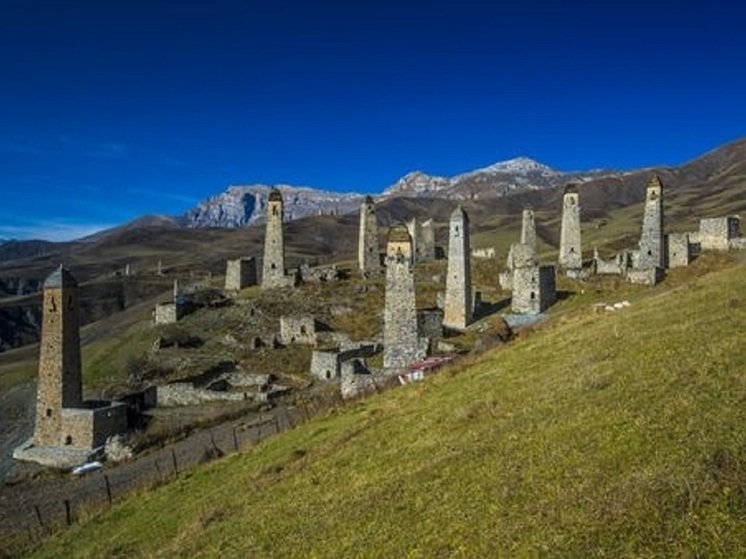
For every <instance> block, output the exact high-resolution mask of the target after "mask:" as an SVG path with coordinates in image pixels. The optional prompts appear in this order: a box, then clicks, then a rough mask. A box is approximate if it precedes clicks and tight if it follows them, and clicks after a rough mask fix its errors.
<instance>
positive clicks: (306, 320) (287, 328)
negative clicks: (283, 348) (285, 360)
mask: <svg viewBox="0 0 746 559" xmlns="http://www.w3.org/2000/svg"><path fill="white" fill-rule="evenodd" d="M280 343H281V344H284V345H288V344H307V345H316V320H315V319H314V318H313V316H311V315H310V314H304V315H298V316H281V317H280Z"/></svg>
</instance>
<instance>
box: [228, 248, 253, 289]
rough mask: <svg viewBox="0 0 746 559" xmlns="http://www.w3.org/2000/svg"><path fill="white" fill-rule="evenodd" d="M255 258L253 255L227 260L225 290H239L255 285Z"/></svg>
mask: <svg viewBox="0 0 746 559" xmlns="http://www.w3.org/2000/svg"><path fill="white" fill-rule="evenodd" d="M257 283H258V276H257V267H256V258H254V257H253V256H250V257H243V258H237V259H235V260H228V261H227V262H226V265H225V290H226V291H241V290H242V289H245V288H247V287H251V286H252V285H257Z"/></svg>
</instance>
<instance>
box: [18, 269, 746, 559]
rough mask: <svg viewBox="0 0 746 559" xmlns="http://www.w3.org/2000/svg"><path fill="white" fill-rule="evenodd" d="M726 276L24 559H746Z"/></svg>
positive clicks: (205, 472) (177, 487) (744, 350)
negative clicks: (544, 558)
mask: <svg viewBox="0 0 746 559" xmlns="http://www.w3.org/2000/svg"><path fill="white" fill-rule="evenodd" d="M725 260H727V259H721V262H720V266H718V268H719V270H718V271H715V272H711V273H708V272H707V271H706V270H707V266H704V264H703V263H700V265H699V267H695V268H694V269H693V271H690V272H686V274H687V275H685V276H684V275H682V276H680V277H679V278H678V279H677V278H676V277H675V276H674V277H672V278H671V281H668V282H664V283H663V284H661V285H659V286H657V287H656V288H653V289H649V288H634V289H631V290H630V292H629V293H628V295H629V299H630V300H631V301H632V305H631V306H630V307H629V308H626V309H623V310H620V311H616V312H603V313H598V312H594V310H593V309H592V306H591V305H590V304H589V302H590V301H592V300H594V299H593V297H592V293H593V288H592V287H590V286H589V288H588V289H587V290H586V291H585V293H580V292H579V293H578V295H577V299H576V300H575V302H573V298H568V299H567V300H566V302H563V304H564V307H559V308H558V309H557V312H556V314H555V318H554V319H552V320H550V321H549V322H547V323H545V325H544V326H543V327H540V328H536V329H534V330H532V331H530V332H526V333H524V334H522V335H521V336H520V337H519V338H518V339H517V340H516V341H515V342H514V343H511V344H509V345H508V346H504V347H501V348H499V349H497V350H494V351H492V352H489V353H486V354H483V355H482V356H480V357H478V358H473V359H472V360H471V361H462V362H460V363H459V364H458V365H457V366H453V367H452V368H451V369H449V370H445V371H444V372H442V373H441V374H439V375H437V376H435V377H431V378H430V379H428V380H427V381H426V382H423V383H420V384H416V385H410V386H409V387H405V388H402V389H398V390H394V391H390V392H387V393H384V394H381V395H378V396H375V397H371V398H369V399H366V400H363V401H360V402H357V403H353V404H350V405H348V406H346V407H344V408H342V409H339V410H336V411H333V412H331V413H328V414H327V415H325V416H323V417H320V418H317V419H314V420H312V421H310V422H307V423H305V424H303V425H302V426H300V427H299V428H297V429H295V430H293V431H292V432H289V433H287V434H285V435H283V436H281V437H277V438H275V439H272V440H269V441H267V442H265V443H264V444H262V445H259V446H257V447H254V448H253V449H252V450H251V451H248V452H244V453H242V454H240V455H235V454H233V455H228V456H226V457H224V458H223V459H221V460H219V461H217V462H214V463H212V464H209V465H206V466H204V467H201V468H199V469H197V470H194V471H192V472H189V473H188V474H186V475H184V476H183V477H182V478H180V479H179V480H177V481H176V482H173V483H171V484H169V485H166V486H162V487H160V488H158V489H156V490H154V491H151V492H148V493H145V494H141V495H136V496H133V497H131V498H129V499H127V500H126V501H124V502H122V503H120V504H118V505H117V506H115V507H114V509H113V510H112V511H110V512H109V513H107V514H105V515H104V516H102V517H99V518H97V519H94V520H91V521H89V522H87V523H83V524H81V525H78V526H75V527H73V528H72V529H70V530H68V531H66V532H64V533H62V534H60V535H58V536H56V537H54V538H52V539H50V540H48V541H47V542H46V543H45V544H44V545H43V546H42V547H41V548H39V549H37V550H35V551H34V553H33V554H32V556H34V557H105V556H108V557H125V556H126V557H194V556H201V557H239V556H240V557H245V556H246V557H526V556H530V557H534V556H551V557H739V556H744V555H746V428H745V427H744V425H746V405H745V404H746V374H745V373H746V344H744V343H743V342H744V338H743V325H744V323H745V322H746V296H745V295H744V293H743V285H744V282H746V268H745V267H744V265H743V264H742V263H737V262H735V261H731V262H728V261H725ZM620 294H622V293H620ZM583 297H587V298H586V299H583ZM586 301H588V302H586Z"/></svg>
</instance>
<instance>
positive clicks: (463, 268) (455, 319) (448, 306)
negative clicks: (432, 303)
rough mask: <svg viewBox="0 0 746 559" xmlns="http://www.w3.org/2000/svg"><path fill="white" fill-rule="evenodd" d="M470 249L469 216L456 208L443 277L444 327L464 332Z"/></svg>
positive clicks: (468, 315)
mask: <svg viewBox="0 0 746 559" xmlns="http://www.w3.org/2000/svg"><path fill="white" fill-rule="evenodd" d="M470 254H471V248H470V244H469V216H468V215H467V214H466V212H465V211H464V209H463V208H462V207H461V206H459V207H457V208H456V209H455V210H454V211H453V213H452V214H451V222H450V230H449V237H448V275H447V277H446V294H445V305H444V306H445V308H444V313H445V314H444V316H443V326H445V327H446V328H451V329H454V330H464V329H466V327H467V326H468V325H469V322H470V321H471V318H472V311H473V309H472V293H471V262H470V260H469V259H470Z"/></svg>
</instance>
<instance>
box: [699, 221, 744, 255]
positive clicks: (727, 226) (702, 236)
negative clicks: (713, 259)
mask: <svg viewBox="0 0 746 559" xmlns="http://www.w3.org/2000/svg"><path fill="white" fill-rule="evenodd" d="M740 236H741V233H740V223H739V219H738V218H737V217H735V216H727V217H713V218H707V219H702V220H700V222H699V243H700V246H701V248H702V250H728V249H729V248H730V240H731V239H735V238H738V237H740Z"/></svg>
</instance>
